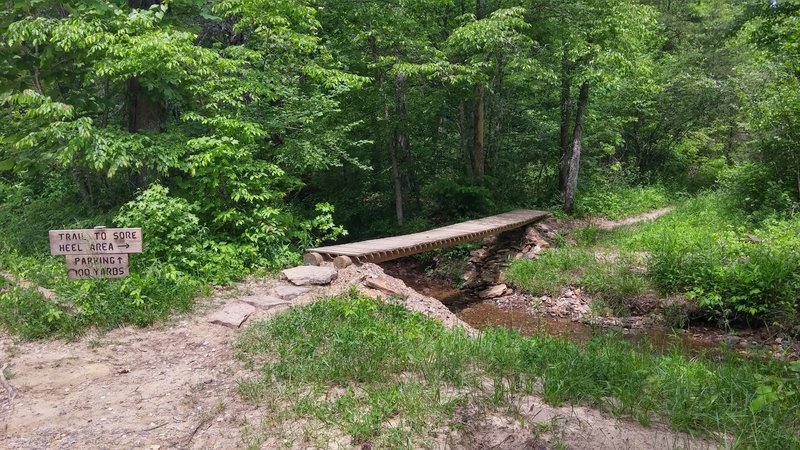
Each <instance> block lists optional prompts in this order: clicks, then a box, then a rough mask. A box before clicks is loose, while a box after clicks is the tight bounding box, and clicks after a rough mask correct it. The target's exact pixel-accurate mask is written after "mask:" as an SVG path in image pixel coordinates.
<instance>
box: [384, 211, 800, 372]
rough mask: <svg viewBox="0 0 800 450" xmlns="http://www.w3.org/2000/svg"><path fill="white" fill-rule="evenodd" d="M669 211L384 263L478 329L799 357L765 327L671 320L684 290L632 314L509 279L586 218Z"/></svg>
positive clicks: (509, 236)
mask: <svg viewBox="0 0 800 450" xmlns="http://www.w3.org/2000/svg"><path fill="white" fill-rule="evenodd" d="M669 211H670V208H664V209H660V210H656V211H652V212H650V213H646V214H642V215H640V216H636V217H632V218H628V219H624V220H621V221H618V222H612V221H608V220H602V219H589V220H575V221H570V222H565V221H561V220H558V219H554V218H550V219H547V220H545V221H542V222H539V223H537V224H534V225H532V226H530V227H528V228H527V229H521V230H515V231H512V232H507V233H504V234H502V235H500V236H498V237H492V238H487V239H485V240H484V241H483V242H481V243H479V244H478V246H474V247H465V248H462V249H461V251H460V252H458V251H456V252H450V254H449V255H447V256H444V255H441V254H438V255H434V256H430V255H428V256H422V257H420V256H416V257H413V256H412V257H407V258H402V259H398V260H394V261H389V262H386V263H383V264H381V267H382V268H383V270H384V271H385V273H386V274H387V275H390V276H392V277H395V278H398V279H400V280H402V281H403V282H404V283H405V284H406V285H408V287H410V288H412V289H414V290H416V291H417V292H420V293H422V294H423V295H426V296H429V297H433V298H436V299H438V300H440V301H441V302H442V303H443V304H444V305H445V306H447V308H448V309H449V310H450V311H452V312H453V313H454V314H455V315H456V316H457V317H458V319H460V320H462V321H463V322H465V323H467V324H469V325H470V326H472V327H473V328H475V329H478V330H480V329H484V328H486V327H505V328H509V329H513V330H516V331H518V332H519V333H520V334H522V335H526V336H530V335H541V334H545V335H550V336H556V337H562V338H565V339H568V340H570V341H573V342H576V343H578V344H584V343H586V342H588V341H589V340H590V339H591V338H592V337H594V336H597V335H602V334H608V333H615V334H618V335H620V336H622V337H623V338H624V339H625V340H627V341H629V342H631V343H633V344H635V345H636V346H637V347H642V348H647V349H650V350H653V351H656V352H668V351H671V350H672V349H673V348H678V349H680V350H682V351H684V352H686V353H689V354H692V355H695V354H708V355H712V356H713V355H722V354H724V353H725V352H726V351H731V350H732V351H736V352H739V353H746V354H749V355H766V356H770V355H771V356H775V357H778V358H781V359H790V360H794V359H798V358H800V344H798V343H797V342H794V341H791V342H789V341H787V340H786V339H785V338H781V337H780V336H775V335H774V334H773V333H772V332H771V330H769V329H766V328H750V327H739V328H736V329H734V330H728V331H726V330H723V329H721V328H719V327H717V326H715V325H714V324H712V323H707V322H705V321H702V320H694V321H687V322H686V324H685V326H684V327H682V328H673V327H669V326H667V324H666V322H665V320H664V312H665V311H664V309H665V307H666V306H668V305H671V304H673V302H681V303H682V305H684V306H686V307H690V305H689V304H688V302H687V301H686V300H685V299H683V298H680V297H676V298H666V299H664V298H659V297H658V296H657V295H656V294H655V293H651V294H650V295H645V296H641V297H639V298H636V299H634V300H633V302H634V304H633V305H632V307H631V313H632V315H629V316H619V317H617V316H611V315H604V314H603V312H602V310H597V311H595V310H593V308H592V298H591V295H589V294H588V293H587V292H584V291H583V290H581V289H580V288H577V287H574V286H564V287H563V290H562V291H561V293H560V294H559V295H555V296H548V295H542V296H532V295H528V294H525V293H521V292H518V291H516V290H514V289H513V287H510V286H508V285H506V282H505V269H506V268H507V267H508V264H509V262H510V261H511V260H513V259H520V258H529V259H532V258H537V257H538V255H539V254H540V253H541V252H543V251H544V250H545V249H547V248H549V247H550V245H551V243H552V242H554V241H555V240H556V239H569V236H570V234H571V233H572V232H573V231H575V230H578V229H581V228H585V227H587V226H594V227H598V228H602V229H606V230H608V229H613V228H616V227H619V226H627V225H632V224H635V223H638V222H641V221H645V220H654V219H656V218H658V217H660V216H661V215H664V214H666V213H668V212H669ZM601 256H602V255H601ZM601 256H598V258H601Z"/></svg>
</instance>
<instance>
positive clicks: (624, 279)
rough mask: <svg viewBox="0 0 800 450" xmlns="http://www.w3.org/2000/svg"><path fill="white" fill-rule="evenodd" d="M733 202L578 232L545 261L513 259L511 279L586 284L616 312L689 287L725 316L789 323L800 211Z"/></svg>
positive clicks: (704, 200)
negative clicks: (784, 213)
mask: <svg viewBox="0 0 800 450" xmlns="http://www.w3.org/2000/svg"><path fill="white" fill-rule="evenodd" d="M730 204H731V200H730V198H728V197H726V196H725V195H724V194H720V193H707V194H705V195H702V196H700V197H697V198H693V199H689V200H686V201H684V202H682V203H680V204H679V205H678V206H677V208H675V210H674V211H673V212H671V213H669V214H667V215H665V216H663V217H661V218H659V219H658V220H655V221H653V222H647V223H642V224H639V225H634V226H628V227H619V228H617V229H615V230H612V231H604V230H600V229H598V228H596V227H587V228H584V229H581V230H576V231H574V232H573V234H572V235H571V236H569V238H571V239H567V238H564V239H562V243H561V245H560V246H558V247H557V248H554V249H550V250H549V251H547V252H546V253H544V254H543V255H542V257H540V258H539V259H537V260H520V261H515V262H513V263H512V266H511V267H510V269H509V272H508V275H509V280H510V282H512V283H513V284H514V285H516V286H518V287H519V288H521V289H522V290H524V291H526V292H528V293H531V294H534V295H541V294H549V295H555V294H557V293H558V291H559V290H560V289H562V288H563V287H564V286H573V287H578V286H580V287H583V288H585V289H586V290H588V291H589V292H591V293H592V294H593V296H594V297H596V298H599V299H602V300H604V301H605V302H606V303H608V304H609V305H611V306H612V307H614V308H615V309H617V310H618V312H623V311H622V309H620V308H618V306H619V305H622V304H624V303H626V302H631V301H632V300H635V298H636V297H637V296H639V295H641V294H642V293H643V292H646V291H652V290H658V291H659V292H660V293H661V294H663V295H672V294H684V295H686V296H687V297H688V298H690V299H692V300H694V301H696V302H697V304H698V305H699V306H700V308H702V310H703V311H705V313H706V314H707V315H708V316H709V317H710V318H716V319H719V320H720V322H721V323H724V324H727V323H729V321H732V320H739V321H750V322H754V323H767V324H769V325H770V326H774V325H777V326H778V328H785V329H791V328H792V327H793V326H794V325H797V323H798V319H797V311H798V307H799V306H800V304H798V299H800V217H795V218H771V219H767V220H762V221H759V222H756V223H754V222H752V221H751V220H750V219H749V218H748V217H747V216H745V215H743V214H741V213H740V212H738V211H737V210H735V209H732V208H731V207H730ZM570 242H572V243H570ZM610 255H613V256H614V257H613V258H609V256H610Z"/></svg>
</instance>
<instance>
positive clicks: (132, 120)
mask: <svg viewBox="0 0 800 450" xmlns="http://www.w3.org/2000/svg"><path fill="white" fill-rule="evenodd" d="M159 3H161V2H160V1H159V0H128V6H130V7H131V8H133V9H148V8H150V7H151V6H153V5H157V4H159ZM127 87H128V96H127V103H128V105H127V106H128V131H129V132H131V133H136V132H138V131H139V130H148V131H154V132H158V131H161V125H162V123H163V122H164V116H165V113H164V107H163V106H162V105H161V103H160V102H159V101H157V100H154V99H153V98H151V97H150V96H149V95H148V94H147V92H146V91H145V89H144V88H143V87H142V84H141V83H140V82H139V79H138V78H137V77H131V78H129V79H128V82H127ZM147 172H148V170H147V166H146V165H143V166H142V168H141V169H140V170H139V172H138V173H137V174H136V185H137V186H139V187H140V188H144V187H147V184H148V174H147Z"/></svg>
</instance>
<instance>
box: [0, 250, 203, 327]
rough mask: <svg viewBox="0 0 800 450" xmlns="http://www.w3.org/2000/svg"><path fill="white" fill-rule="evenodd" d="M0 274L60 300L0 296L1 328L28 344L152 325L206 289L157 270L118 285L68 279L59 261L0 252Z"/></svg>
mask: <svg viewBox="0 0 800 450" xmlns="http://www.w3.org/2000/svg"><path fill="white" fill-rule="evenodd" d="M0 270H2V271H7V272H10V273H12V274H14V275H15V276H16V277H18V278H24V279H27V280H29V281H31V282H33V283H34V284H35V285H37V286H41V287H45V288H48V289H51V290H53V291H54V292H55V293H56V296H57V298H58V302H59V304H56V303H54V302H52V301H50V300H48V299H47V298H45V297H44V296H42V295H41V294H40V293H39V292H37V291H36V289H35V288H22V287H19V286H11V287H6V288H5V290H3V291H0V327H2V328H3V329H5V330H6V331H8V332H10V333H12V334H15V335H18V336H20V337H23V338H26V339H40V338H51V337H59V338H66V339H74V338H76V337H78V336H80V335H82V334H83V333H84V332H85V331H86V330H87V329H89V328H93V327H94V328H99V329H111V328H114V327H118V326H120V325H123V324H133V325H138V326H146V325H150V324H152V323H154V322H155V321H157V320H159V319H162V318H164V317H166V316H168V315H169V314H172V313H175V312H178V311H187V310H189V309H190V308H191V307H192V305H193V304H194V299H195V297H196V296H198V295H200V294H202V293H203V292H204V289H206V288H205V285H204V284H203V283H201V282H199V281H197V280H194V279H191V278H189V277H186V276H183V275H181V274H179V273H175V272H170V271H169V270H167V269H165V268H159V267H149V268H147V269H144V270H141V271H137V272H136V273H132V274H131V276H130V277H129V278H125V279H121V280H68V279H67V276H66V270H65V268H64V261H63V260H62V259H60V258H54V257H37V256H22V255H20V254H19V253H16V252H14V251H11V250H5V251H0ZM0 286H1V285H0ZM64 305H66V306H67V307H64Z"/></svg>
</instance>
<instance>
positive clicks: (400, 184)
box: [389, 74, 409, 226]
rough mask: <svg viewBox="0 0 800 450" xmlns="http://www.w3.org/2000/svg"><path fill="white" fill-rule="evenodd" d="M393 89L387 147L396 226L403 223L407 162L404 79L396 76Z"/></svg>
mask: <svg viewBox="0 0 800 450" xmlns="http://www.w3.org/2000/svg"><path fill="white" fill-rule="evenodd" d="M394 87H395V111H394V112H395V117H394V122H395V123H394V127H393V136H392V142H391V145H390V146H389V152H390V157H391V160H392V181H393V183H394V204H395V214H396V216H397V224H398V225H401V226H402V225H403V223H404V222H405V213H404V207H403V205H404V198H405V184H406V179H407V178H406V177H405V176H404V167H403V166H404V165H405V164H404V162H407V160H408V152H409V147H408V105H407V102H406V92H405V88H406V77H405V76H404V75H402V74H398V75H396V76H395V78H394Z"/></svg>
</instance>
